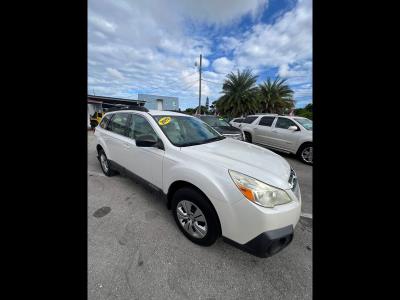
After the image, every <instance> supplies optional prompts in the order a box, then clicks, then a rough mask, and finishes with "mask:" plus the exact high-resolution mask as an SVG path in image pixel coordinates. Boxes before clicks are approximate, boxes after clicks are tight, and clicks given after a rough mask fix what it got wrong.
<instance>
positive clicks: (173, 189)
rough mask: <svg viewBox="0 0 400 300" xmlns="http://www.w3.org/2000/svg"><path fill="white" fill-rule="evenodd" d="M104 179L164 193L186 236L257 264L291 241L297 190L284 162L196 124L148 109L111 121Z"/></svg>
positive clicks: (102, 150)
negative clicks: (221, 243) (219, 244)
mask: <svg viewBox="0 0 400 300" xmlns="http://www.w3.org/2000/svg"><path fill="white" fill-rule="evenodd" d="M95 136H96V137H97V152H98V158H99V161H100V164H101V168H102V170H103V172H104V174H105V175H107V176H111V175H113V174H115V173H116V172H122V173H124V174H127V175H131V176H133V177H135V178H137V179H141V180H142V181H143V182H145V183H147V184H149V186H151V187H152V188H154V189H156V190H158V191H159V192H161V195H164V196H165V199H166V201H167V207H168V208H169V209H172V214H173V217H174V219H175V221H176V223H177V225H178V227H179V229H180V230H181V231H182V233H183V234H184V235H185V236H186V237H187V238H188V239H189V240H191V241H192V242H194V243H196V244H199V245H203V246H209V245H211V244H213V243H214V242H215V240H216V239H217V238H218V237H219V236H221V235H222V237H223V238H224V240H225V241H226V242H228V243H230V244H232V245H234V246H237V247H239V248H241V249H242V250H245V251H247V252H249V253H252V254H254V255H256V256H259V257H268V256H271V255H273V254H275V253H277V252H278V251H280V250H281V249H283V248H284V247H286V246H287V245H288V244H289V243H290V242H291V241H292V238H293V230H294V227H295V226H296V224H297V222H298V220H299V217H300V210H301V196H300V189H299V184H298V181H297V178H296V174H295V173H294V171H293V169H292V168H291V167H290V165H289V164H288V163H287V161H286V160H285V159H283V158H282V157H281V156H279V155H277V154H275V153H273V152H271V151H269V150H267V149H264V148H262V147H259V146H256V145H252V144H249V143H246V142H242V141H238V140H234V139H229V138H225V137H224V136H222V135H220V134H219V133H218V132H217V131H215V130H214V129H213V128H211V127H210V126H208V125H207V124H205V123H204V122H202V121H201V120H199V119H198V118H195V117H192V116H188V115H184V114H180V113H174V112H168V111H148V110H146V109H143V108H136V109H129V110H119V111H113V112H109V113H106V114H105V115H104V117H103V119H102V121H101V123H100V124H99V126H97V127H96V129H95Z"/></svg>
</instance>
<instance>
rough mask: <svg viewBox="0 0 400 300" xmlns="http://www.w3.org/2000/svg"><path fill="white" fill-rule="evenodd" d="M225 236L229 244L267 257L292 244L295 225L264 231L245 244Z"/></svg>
mask: <svg viewBox="0 0 400 300" xmlns="http://www.w3.org/2000/svg"><path fill="white" fill-rule="evenodd" d="M223 238H224V241H225V242H227V243H228V244H231V245H233V246H235V247H237V248H239V249H241V250H243V251H245V252H248V253H250V254H253V255H255V256H258V257H261V258H265V257H269V256H272V255H274V254H276V253H278V252H279V251H281V250H282V249H283V248H285V247H286V246H287V245H289V244H290V242H291V241H292V239H293V226H292V225H289V226H286V227H283V228H279V229H275V230H270V231H266V232H263V233H261V234H260V235H258V236H257V237H255V238H254V239H252V240H250V241H249V242H247V243H246V244H244V245H241V244H239V243H236V242H235V241H232V240H230V239H228V238H226V237H223Z"/></svg>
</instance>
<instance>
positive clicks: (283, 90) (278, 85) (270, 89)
mask: <svg viewBox="0 0 400 300" xmlns="http://www.w3.org/2000/svg"><path fill="white" fill-rule="evenodd" d="M259 97H260V102H259V103H260V109H261V111H262V112H267V113H283V112H284V111H285V110H287V109H290V108H293V106H294V100H293V90H292V89H290V87H289V85H287V84H286V79H280V78H279V77H277V78H276V79H275V80H274V81H271V79H270V78H268V79H267V81H264V82H263V83H262V84H260V85H259Z"/></svg>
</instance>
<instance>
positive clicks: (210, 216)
mask: <svg viewBox="0 0 400 300" xmlns="http://www.w3.org/2000/svg"><path fill="white" fill-rule="evenodd" d="M182 200H187V201H190V202H192V203H194V204H195V205H196V206H198V208H199V209H200V210H201V213H202V214H203V215H204V217H205V219H206V221H207V233H206V234H205V236H204V237H202V238H200V237H194V236H192V235H190V234H189V233H188V232H187V231H186V230H185V229H184V228H183V225H182V224H181V223H180V221H179V219H178V216H177V207H178V204H179V203H180V201H182ZM171 204H172V215H173V217H174V219H175V222H176V225H177V226H178V228H179V230H180V231H182V233H183V234H184V235H185V236H186V237H187V238H188V239H189V240H191V241H192V242H193V243H195V244H197V245H201V246H211V245H212V244H214V242H215V241H216V240H217V238H218V237H219V236H220V227H219V221H218V216H217V213H216V212H215V209H214V207H213V206H212V204H211V203H210V202H209V200H208V199H207V198H206V197H205V196H204V195H202V194H201V193H199V192H198V191H196V190H195V189H192V188H190V187H183V188H181V189H179V190H177V191H176V192H175V194H174V195H173V196H172V203H171ZM192 208H193V209H195V207H192ZM195 213H196V210H195V211H194V215H195ZM193 227H194V226H193Z"/></svg>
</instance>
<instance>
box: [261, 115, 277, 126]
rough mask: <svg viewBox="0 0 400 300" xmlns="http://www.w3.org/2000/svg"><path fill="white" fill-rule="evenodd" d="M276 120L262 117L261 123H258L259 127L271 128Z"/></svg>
mask: <svg viewBox="0 0 400 300" xmlns="http://www.w3.org/2000/svg"><path fill="white" fill-rule="evenodd" d="M274 120H275V117H262V118H261V120H260V123H258V125H262V126H269V127H271V125H272V123H273V122H274Z"/></svg>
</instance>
